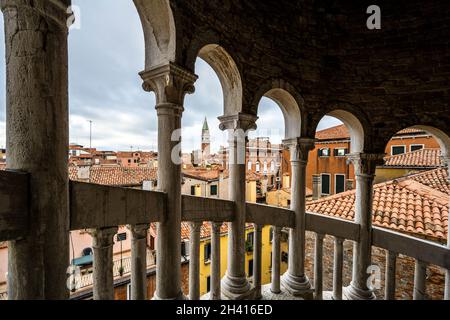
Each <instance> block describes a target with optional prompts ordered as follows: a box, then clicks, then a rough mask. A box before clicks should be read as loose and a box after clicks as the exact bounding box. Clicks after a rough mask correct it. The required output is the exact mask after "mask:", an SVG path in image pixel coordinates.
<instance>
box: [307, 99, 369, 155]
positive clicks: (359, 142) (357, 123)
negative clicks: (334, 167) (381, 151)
mask: <svg viewBox="0 0 450 320" xmlns="http://www.w3.org/2000/svg"><path fill="white" fill-rule="evenodd" d="M323 109H324V110H325V111H324V112H323V113H320V114H309V115H308V116H309V117H308V118H310V122H309V124H311V125H310V126H308V128H306V131H307V132H308V134H309V136H311V137H314V133H315V132H316V131H317V126H318V125H319V122H320V120H321V119H322V118H323V117H324V116H331V117H334V118H336V119H338V120H340V121H341V122H342V123H344V125H345V126H346V127H347V128H348V130H349V132H350V145H351V150H350V152H351V153H360V152H373V151H374V150H373V145H372V137H371V133H372V125H371V123H370V121H369V120H368V118H367V116H366V115H365V114H364V113H362V112H361V111H360V109H359V108H358V107H357V106H355V105H352V104H349V103H345V102H332V103H328V104H327V105H326V106H325V107H324V108H323Z"/></svg>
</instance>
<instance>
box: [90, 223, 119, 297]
mask: <svg viewBox="0 0 450 320" xmlns="http://www.w3.org/2000/svg"><path fill="white" fill-rule="evenodd" d="M117 231H118V228H117V227H115V228H104V229H92V230H90V231H89V233H90V234H91V236H92V240H93V241H92V247H93V249H94V273H93V276H92V277H93V279H94V300H114V273H113V269H114V264H113V245H114V235H115V234H116V233H117Z"/></svg>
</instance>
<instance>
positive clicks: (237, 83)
mask: <svg viewBox="0 0 450 320" xmlns="http://www.w3.org/2000/svg"><path fill="white" fill-rule="evenodd" d="M198 57H199V58H201V59H203V60H204V61H206V63H208V64H209V65H210V66H211V68H212V69H213V70H214V71H215V72H216V75H217V77H218V78H219V80H220V84H221V85H222V90H223V108H224V115H225V116H227V115H233V114H237V113H238V112H241V111H242V80H241V75H240V72H239V69H238V67H237V65H236V63H235V61H234V60H233V58H232V57H231V56H230V55H229V54H228V53H227V51H226V50H225V49H224V48H222V47H221V46H219V45H216V44H209V45H206V46H204V47H203V48H202V49H200V51H199V53H198Z"/></svg>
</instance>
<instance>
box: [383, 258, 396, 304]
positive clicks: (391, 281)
mask: <svg viewBox="0 0 450 320" xmlns="http://www.w3.org/2000/svg"><path fill="white" fill-rule="evenodd" d="M396 263H397V253H395V252H392V251H386V273H385V275H386V276H385V284H384V299H385V300H395V275H396V270H397V268H396Z"/></svg>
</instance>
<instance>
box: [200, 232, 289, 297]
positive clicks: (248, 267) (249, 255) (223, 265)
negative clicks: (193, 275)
mask: <svg viewBox="0 0 450 320" xmlns="http://www.w3.org/2000/svg"><path fill="white" fill-rule="evenodd" d="M270 233H271V227H270V226H265V227H264V228H263V229H262V261H261V283H262V284H263V285H264V284H268V283H270V282H271V276H272V272H271V267H272V242H271V236H270ZM252 234H254V229H253V228H247V230H246V232H245V237H246V239H247V241H248V242H249V245H246V250H247V249H250V248H251V247H252V246H250V243H251V238H252V237H253V236H252ZM283 240H284V241H283ZM210 245H211V239H210V238H204V239H201V241H200V295H204V294H206V293H208V292H209V288H210V276H211V261H210V260H209V259H208V255H209V253H208V249H207V248H205V247H207V246H210ZM209 252H210V251H209ZM287 252H288V243H287V237H286V236H284V237H282V241H281V253H282V254H281V255H282V257H281V274H283V273H284V272H285V271H286V270H287V266H288V265H287ZM227 253H228V234H227V233H223V234H222V235H221V237H220V260H221V261H220V273H221V276H222V277H223V276H224V275H225V272H226V270H227V255H228V254H227ZM252 269H254V267H253V250H248V251H247V252H246V254H245V272H246V273H247V276H248V277H249V281H252V273H253V271H252Z"/></svg>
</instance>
